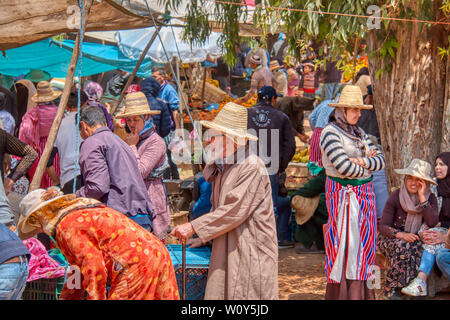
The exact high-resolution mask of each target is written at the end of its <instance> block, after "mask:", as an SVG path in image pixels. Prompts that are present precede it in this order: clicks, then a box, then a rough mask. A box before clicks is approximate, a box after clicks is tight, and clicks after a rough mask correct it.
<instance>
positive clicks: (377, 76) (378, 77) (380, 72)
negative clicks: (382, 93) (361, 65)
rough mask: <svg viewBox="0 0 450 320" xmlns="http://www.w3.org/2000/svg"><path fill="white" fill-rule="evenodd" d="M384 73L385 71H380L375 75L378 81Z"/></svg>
mask: <svg viewBox="0 0 450 320" xmlns="http://www.w3.org/2000/svg"><path fill="white" fill-rule="evenodd" d="M382 73H383V69H380V70H378V71H377V73H376V74H375V78H376V79H377V80H379V79H380V76H381V74H382Z"/></svg>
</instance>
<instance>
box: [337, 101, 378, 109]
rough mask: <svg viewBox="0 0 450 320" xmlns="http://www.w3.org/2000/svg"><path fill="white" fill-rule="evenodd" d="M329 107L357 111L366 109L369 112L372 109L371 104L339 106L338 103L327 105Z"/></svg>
mask: <svg viewBox="0 0 450 320" xmlns="http://www.w3.org/2000/svg"><path fill="white" fill-rule="evenodd" d="M328 105H329V106H330V107H333V108H358V109H366V110H370V109H372V108H373V105H371V104H340V103H329V104H328Z"/></svg>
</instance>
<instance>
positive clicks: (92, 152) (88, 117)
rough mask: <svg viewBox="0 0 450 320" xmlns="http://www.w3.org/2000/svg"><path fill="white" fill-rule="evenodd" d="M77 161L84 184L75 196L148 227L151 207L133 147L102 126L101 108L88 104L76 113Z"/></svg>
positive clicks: (152, 214)
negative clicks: (80, 138)
mask: <svg viewBox="0 0 450 320" xmlns="http://www.w3.org/2000/svg"><path fill="white" fill-rule="evenodd" d="M80 135H81V137H82V138H83V139H84V141H83V143H82V144H81V146H80V156H79V163H80V169H81V174H82V176H83V181H84V186H83V187H81V189H79V190H78V191H77V193H76V195H77V197H86V198H93V199H96V200H99V201H101V202H103V203H104V204H106V205H107V206H108V207H110V208H112V209H115V210H117V211H119V212H121V213H123V214H125V215H126V216H128V217H129V218H131V219H132V220H133V221H135V222H136V223H138V224H140V225H141V226H143V227H144V228H146V229H147V230H150V231H151V230H152V219H153V216H154V214H155V210H154V206H153V204H152V202H151V200H150V198H149V196H148V193H147V189H146V187H145V184H144V181H143V180H142V177H141V174H140V173H139V168H138V163H137V161H136V156H135V155H134V153H133V150H132V149H131V148H130V147H129V146H128V144H126V143H125V142H124V141H122V140H121V139H120V138H119V137H117V136H116V135H115V134H114V133H112V132H111V130H109V129H108V128H107V127H106V119H105V115H104V113H103V111H102V110H101V109H100V108H99V107H97V106H89V107H86V108H84V109H83V110H81V112H80Z"/></svg>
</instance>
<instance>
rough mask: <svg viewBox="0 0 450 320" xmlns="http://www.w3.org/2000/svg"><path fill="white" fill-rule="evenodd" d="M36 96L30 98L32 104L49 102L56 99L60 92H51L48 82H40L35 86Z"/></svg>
mask: <svg viewBox="0 0 450 320" xmlns="http://www.w3.org/2000/svg"><path fill="white" fill-rule="evenodd" d="M36 91H37V92H36V94H35V95H34V96H32V97H31V100H32V101H33V102H49V101H53V100H55V99H56V98H58V97H59V96H60V95H61V94H62V92H61V91H55V90H53V88H52V86H51V85H50V82H48V81H41V82H39V83H38V84H37V88H36Z"/></svg>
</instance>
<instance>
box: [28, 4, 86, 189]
mask: <svg viewBox="0 0 450 320" xmlns="http://www.w3.org/2000/svg"><path fill="white" fill-rule="evenodd" d="M91 5H92V1H85V4H84V16H83V26H82V30H81V32H80V31H79V32H78V34H77V38H76V40H75V46H74V47H73V52H72V58H71V59H70V65H69V70H68V71H67V76H66V80H65V83H64V89H63V93H62V95H61V100H60V102H59V106H58V111H56V116H55V119H54V120H53V124H52V127H51V128H50V133H49V135H48V138H47V142H46V144H45V148H44V151H43V152H42V155H41V158H40V159H39V163H38V166H37V168H36V172H35V174H34V176H33V180H32V181H31V184H30V189H29V191H30V192H31V191H33V190H35V189H38V188H39V187H40V185H41V181H42V176H43V174H44V171H45V168H46V167H47V162H48V159H49V158H50V153H51V152H52V149H53V145H54V144H55V140H56V135H57V133H58V130H59V125H60V124H61V120H62V118H63V116H64V110H65V109H66V105H67V100H68V99H69V94H70V90H71V89H72V83H73V76H74V74H75V69H76V67H77V62H78V56H79V55H80V52H79V50H78V46H79V43H80V41H81V35H83V34H84V31H85V30H86V24H87V21H88V16H89V10H90V8H91ZM80 80H81V79H80ZM79 85H81V83H80V84H79Z"/></svg>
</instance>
